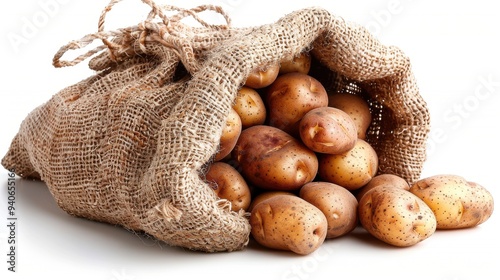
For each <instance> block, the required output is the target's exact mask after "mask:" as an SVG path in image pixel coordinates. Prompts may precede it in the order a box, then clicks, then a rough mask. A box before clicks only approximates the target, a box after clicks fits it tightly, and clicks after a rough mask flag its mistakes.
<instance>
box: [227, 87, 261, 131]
mask: <svg viewBox="0 0 500 280" xmlns="http://www.w3.org/2000/svg"><path fill="white" fill-rule="evenodd" d="M233 109H234V110H235V111H236V112H237V113H238V115H239V116H240V119H241V125H242V128H243V129H245V128H248V127H250V126H254V125H260V124H264V122H265V121H266V115H267V113H266V106H265V104H264V100H262V97H261V96H260V94H259V93H258V92H257V91H256V90H254V89H252V88H249V87H241V88H240V90H239V91H238V94H237V95H236V99H235V101H234V105H233Z"/></svg>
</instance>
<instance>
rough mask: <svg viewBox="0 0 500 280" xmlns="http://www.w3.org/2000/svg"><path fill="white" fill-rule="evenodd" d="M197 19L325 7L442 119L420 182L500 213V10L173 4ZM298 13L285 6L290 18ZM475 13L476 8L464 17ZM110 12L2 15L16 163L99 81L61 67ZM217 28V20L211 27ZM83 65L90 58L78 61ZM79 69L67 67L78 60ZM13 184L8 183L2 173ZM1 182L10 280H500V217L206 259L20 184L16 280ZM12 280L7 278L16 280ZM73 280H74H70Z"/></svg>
mask: <svg viewBox="0 0 500 280" xmlns="http://www.w3.org/2000/svg"><path fill="white" fill-rule="evenodd" d="M158 3H160V4H173V5H179V6H184V7H193V6H195V5H199V4H205V3H214V4H217V5H221V6H223V7H224V8H225V9H226V11H228V13H229V14H230V15H231V17H232V19H233V25H234V26H255V25H261V24H265V23H271V22H274V21H275V20H277V19H279V18H280V17H282V16H283V15H285V14H286V13H289V12H291V11H294V10H296V9H299V8H305V7H309V6H321V7H323V8H326V9H328V10H329V11H330V12H331V13H334V14H336V15H339V16H342V17H344V18H345V19H346V20H349V21H356V22H358V23H360V24H362V25H364V26H366V27H367V28H369V29H370V30H371V31H372V32H373V33H374V34H375V35H377V37H378V38H379V39H380V40H381V41H382V42H383V43H385V44H390V45H397V46H399V47H400V48H401V49H403V51H404V52H405V53H406V54H407V55H408V56H409V57H410V59H411V62H412V66H413V71H414V73H415V75H416V77H417V81H418V84H419V87H420V90H421V94H422V96H423V97H424V99H425V100H426V101H427V102H428V106H429V109H430V111H431V118H432V131H431V135H430V138H429V147H428V148H429V156H428V160H427V161H426V163H425V165H424V171H423V174H422V177H427V176H431V175H435V174H443V173H451V174H457V175H462V176H464V177H465V178H466V179H468V180H471V181H476V182H477V183H480V184H482V185H483V186H485V187H486V188H487V189H488V190H490V192H491V193H492V194H493V196H494V197H495V200H496V201H500V190H499V187H500V186H499V180H498V177H497V176H498V175H500V174H499V173H498V162H497V160H498V159H499V158H500V151H499V147H498V146H497V145H499V144H498V143H500V136H499V134H498V132H497V129H498V122H499V121H500V109H499V105H500V68H499V66H500V64H499V62H500V59H499V58H500V56H499V49H500V48H499V47H500V46H499V43H498V42H499V41H498V39H499V29H498V27H499V26H500V12H499V10H498V8H497V6H496V5H495V4H494V3H495V2H494V1H489V0H477V1H468V2H466V1H448V0H447V1H439V2H438V1H430V0H420V1H417V0H414V1H411V0H377V1H367V0H366V1H356V0H353V1H337V0H330V1H326V0H325V1H319V0H307V1H287V2H285V1H280V2H278V1H270V0H266V1H264V0H258V1H256V0H254V1H249V0H246V1H245V0H213V1H166V0H158ZM285 3H286V4H285ZM463 3H467V4H463ZM106 4H107V1H103V0H101V1H98V0H89V1H71V0H65V1H62V0H24V1H3V2H2V4H0V5H1V8H0V11H1V12H0V13H1V14H0V20H1V23H0V29H1V31H0V34H1V35H2V40H1V41H0V44H1V52H0V55H1V60H0V63H1V66H2V70H3V71H2V74H1V77H2V78H1V84H0V89H1V90H0V96H1V97H0V98H1V100H2V102H1V106H2V107H1V108H2V110H0V114H1V117H0V118H1V121H2V122H1V127H0V129H1V137H0V154H1V156H3V155H4V154H5V152H6V151H7V149H8V147H9V144H10V141H11V139H12V137H13V136H14V135H15V133H16V132H17V130H18V128H19V125H20V123H21V121H22V120H23V119H24V117H25V116H26V115H27V114H28V113H29V112H30V111H31V110H33V109H34V108H35V107H36V106H38V105H40V104H42V103H43V102H45V101H47V100H48V99H49V98H50V97H51V96H52V95H53V94H55V93H56V92H57V91H59V90H60V89H62V88H64V87H66V86H68V85H71V84H73V83H76V82H78V81H80V80H82V79H84V78H86V77H88V76H89V75H91V74H92V72H91V71H90V70H88V68H87V64H86V62H84V63H82V64H80V65H78V66H75V67H71V68H63V69H55V68H53V67H52V65H51V60H52V56H53V55H54V54H55V52H56V51H57V50H58V49H59V47H60V46H62V45H63V44H66V43H67V42H69V41H70V40H73V39H79V38H80V37H82V36H83V35H86V34H88V33H93V32H95V31H96V30H97V20H98V17H99V14H100V12H101V10H102V8H103V7H104V6H105V5H106ZM147 11H148V9H147V7H146V6H145V5H143V4H141V3H140V1H139V0H127V1H124V2H123V3H120V4H118V6H116V10H113V12H112V13H111V15H110V17H109V21H108V24H107V25H106V26H107V30H111V29H114V28H118V27H125V26H129V25H133V24H136V23H138V22H139V21H140V20H141V19H143V18H144V17H145V15H146V14H147ZM207 18H208V19H216V17H215V16H213V15H207ZM75 54H80V53H78V52H76V53H72V54H71V55H75ZM71 55H69V56H70V57H71ZM2 170H3V169H2ZM2 170H0V213H1V214H0V275H2V276H0V278H1V279H39V278H40V277H46V276H48V277H49V278H48V279H94V280H96V279H102V280H127V279H128V280H131V279H152V277H157V278H158V279H160V278H161V279H179V278H176V277H195V278H202V277H203V278H205V277H209V278H215V277H217V278H220V279H226V278H230V277H231V278H233V279H255V278H257V279H259V278H260V279H320V277H323V278H326V277H328V278H330V279H350V278H355V279H360V278H368V277H374V279H382V277H385V278H384V279H400V278H401V279H422V278H424V279H428V280H467V279H471V280H472V279H498V276H499V275H500V272H499V268H498V261H497V260H496V258H498V256H499V252H500V239H499V237H498V229H499V225H500V221H499V214H498V213H496V212H495V213H494V214H493V216H492V217H491V218H490V219H489V220H488V221H487V222H486V223H484V224H482V225H480V226H478V227H476V228H472V229H464V230H454V231H438V232H436V233H435V234H434V235H433V236H431V237H430V238H429V239H427V240H425V241H424V242H421V243H419V244H417V245H415V246H413V247H409V248H394V247H391V246H388V245H385V244H383V243H381V242H379V241H377V240H375V239H373V238H371V237H370V236H368V235H367V234H366V233H365V232H364V231H363V230H360V229H358V230H356V231H355V232H354V233H352V234H350V235H349V236H346V237H343V238H340V239H336V240H329V241H327V242H326V243H325V244H324V245H323V246H322V247H321V248H320V249H318V250H317V251H316V252H315V253H313V254H311V255H308V256H297V255H294V254H291V253H284V252H275V251H270V250H263V249H261V248H259V247H258V246H254V245H252V244H251V245H250V246H249V247H248V248H246V249H245V250H243V251H239V252H232V253H217V254H205V253H197V252H190V251H186V250H183V249H180V248H171V247H168V246H165V245H160V244H158V243H157V242H155V241H154V240H148V239H146V238H144V237H140V236H136V235H134V234H133V233H130V232H128V231H126V230H124V229H122V228H120V227H115V226H110V225H107V224H101V223H96V222H91V221H87V220H84V219H79V218H74V217H71V216H69V215H67V214H66V213H64V212H63V211H62V210H60V209H59V208H58V207H57V205H56V204H55V202H54V200H53V199H52V197H51V195H50V193H49V192H48V190H47V188H46V186H45V185H44V184H43V183H39V182H29V181H24V180H18V181H17V182H16V183H17V193H16V206H17V208H16V215H17V217H18V227H17V233H16V241H17V244H18V247H17V252H16V254H17V255H16V256H17V264H16V269H17V271H18V272H16V273H11V272H8V271H7V267H8V264H7V253H8V249H7V248H8V247H7V245H8V244H7V237H8V235H9V233H8V228H7V226H6V225H7V191H6V189H7V174H8V173H7V171H6V170H3V171H2ZM5 277H7V278H5ZM63 277H64V278H63Z"/></svg>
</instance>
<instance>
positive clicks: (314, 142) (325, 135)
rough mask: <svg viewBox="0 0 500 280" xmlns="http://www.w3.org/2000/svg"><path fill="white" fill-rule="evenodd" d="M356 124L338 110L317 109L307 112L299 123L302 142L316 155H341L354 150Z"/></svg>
mask: <svg viewBox="0 0 500 280" xmlns="http://www.w3.org/2000/svg"><path fill="white" fill-rule="evenodd" d="M356 129H357V128H356V124H355V123H354V121H353V120H352V119H351V117H349V115H348V114H347V113H345V112H343V111H342V110H340V109H337V108H332V107H319V108H316V109H312V110H311V111H309V112H307V113H306V114H305V115H304V117H302V119H301V120H300V123H299V134H300V139H301V140H302V142H303V143H304V144H305V145H306V146H307V147H308V148H309V149H311V150H313V151H315V152H317V153H326V154H341V153H345V152H347V151H349V150H350V149H352V148H354V145H355V144H356V140H357V139H358V136H357V131H356Z"/></svg>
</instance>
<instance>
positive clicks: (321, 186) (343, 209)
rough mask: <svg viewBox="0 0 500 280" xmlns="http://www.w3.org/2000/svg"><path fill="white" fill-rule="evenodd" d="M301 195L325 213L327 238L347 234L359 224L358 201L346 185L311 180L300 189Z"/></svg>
mask: <svg viewBox="0 0 500 280" xmlns="http://www.w3.org/2000/svg"><path fill="white" fill-rule="evenodd" d="M299 196H300V197H301V198H302V199H304V200H305V201H307V202H309V203H311V204H312V205H314V206H316V207H318V208H319V209H320V210H321V211H322V212H323V214H325V216H326V219H327V221H328V230H327V234H326V238H327V239H330V238H336V237H340V236H343V235H346V234H348V233H349V232H351V231H353V230H354V229H355V228H356V226H357V225H358V213H357V211H358V201H357V200H356V197H354V195H353V194H352V193H351V192H350V191H348V190H347V189H345V188H344V187H341V186H339V185H336V184H333V183H328V182H310V183H307V184H305V185H304V186H303V187H302V188H301V189H300V193H299Z"/></svg>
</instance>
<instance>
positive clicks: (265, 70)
mask: <svg viewBox="0 0 500 280" xmlns="http://www.w3.org/2000/svg"><path fill="white" fill-rule="evenodd" d="M279 71H280V66H279V64H278V63H271V64H268V65H264V66H262V67H259V68H257V69H255V70H254V71H252V72H251V73H250V75H249V76H248V77H247V79H246V81H245V86H247V87H250V88H253V89H259V88H264V87H267V86H269V85H270V84H272V83H273V82H274V81H275V80H276V77H278V74H279Z"/></svg>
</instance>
